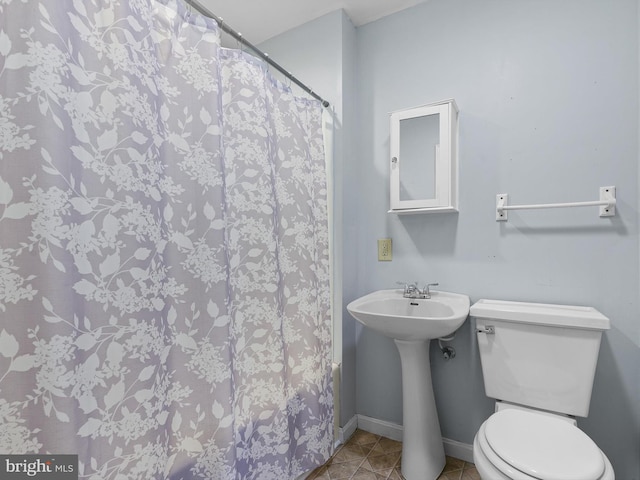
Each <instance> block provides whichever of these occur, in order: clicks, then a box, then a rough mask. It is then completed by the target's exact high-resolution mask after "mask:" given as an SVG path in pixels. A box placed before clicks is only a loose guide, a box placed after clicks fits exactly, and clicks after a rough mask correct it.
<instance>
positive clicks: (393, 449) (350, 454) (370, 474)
mask: <svg viewBox="0 0 640 480" xmlns="http://www.w3.org/2000/svg"><path fill="white" fill-rule="evenodd" d="M401 455H402V443H400V442H396V441H395V440H390V439H388V438H385V437H381V436H379V435H374V434H373V433H369V432H365V431H364V430H356V432H355V433H354V434H353V436H352V437H351V438H350V439H349V441H348V442H347V443H345V444H344V445H342V446H341V447H340V448H338V450H337V451H336V453H335V454H334V455H333V457H331V458H330V459H329V461H328V462H327V463H326V464H324V465H323V466H322V467H319V468H317V469H316V470H314V471H313V472H312V473H311V475H310V476H309V477H308V479H307V480H404V477H403V476H402V474H401V473H400V458H401ZM438 480H480V475H478V472H477V471H476V468H475V466H474V465H473V464H471V463H467V462H465V461H463V460H458V459H457V458H451V457H447V464H446V466H445V467H444V471H443V472H442V474H441V475H440V476H439V477H438Z"/></svg>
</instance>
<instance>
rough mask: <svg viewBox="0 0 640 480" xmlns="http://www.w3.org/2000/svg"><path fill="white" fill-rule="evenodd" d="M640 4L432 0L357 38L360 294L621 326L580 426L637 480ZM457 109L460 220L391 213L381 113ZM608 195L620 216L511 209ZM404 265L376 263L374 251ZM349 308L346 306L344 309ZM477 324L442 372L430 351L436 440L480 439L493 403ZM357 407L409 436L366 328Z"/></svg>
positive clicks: (608, 340)
mask: <svg viewBox="0 0 640 480" xmlns="http://www.w3.org/2000/svg"><path fill="white" fill-rule="evenodd" d="M637 9H638V3H637V2H636V1H635V0H632V1H628V0H611V1H602V0H593V1H584V0H580V1H569V0H566V1H562V2H558V1H536V2H526V1H512V0H492V1H477V0H431V1H429V2H426V3H424V4H422V5H420V6H418V7H414V8H412V9H409V10H406V11H404V12H401V13H398V14H396V15H393V16H390V17H386V18H384V19H382V20H380V21H377V22H374V23H372V24H369V25H365V26H363V27H361V28H359V29H358V93H359V97H358V101H359V103H358V114H359V117H358V132H359V136H358V146H359V154H358V156H357V158H356V162H357V168H356V169H355V171H356V172H357V174H356V175H354V176H352V177H348V178H347V177H345V178H344V183H345V185H351V186H352V187H353V190H354V191H353V193H352V197H353V202H345V208H346V211H345V216H352V217H353V218H354V219H356V220H355V221H356V224H357V229H358V239H359V240H358V242H354V243H352V244H349V245H345V247H344V249H345V255H347V254H348V253H347V252H351V253H352V254H354V255H358V266H357V268H358V270H359V271H360V275H359V277H358V278H359V280H360V283H359V286H358V291H357V292H356V295H355V296H357V295H360V294H364V293H367V292H370V291H372V290H376V289H380V288H390V287H392V286H393V284H394V282H395V281H396V280H408V281H415V280H418V281H420V282H427V281H428V282H433V281H437V282H440V288H441V289H443V290H450V291H455V292H462V293H466V294H468V295H469V296H470V297H471V298H472V301H475V300H478V299H480V298H496V299H505V300H523V301H537V302H547V303H566V304H578V305H591V306H594V307H596V308H597V309H599V310H600V311H602V312H603V313H605V314H606V315H607V316H609V317H610V318H611V321H612V330H611V331H609V332H608V333H607V334H606V336H605V338H604V341H603V345H602V348H601V354H600V359H599V366H598V372H597V375H596V380H595V389H594V393H593V398H592V406H591V413H590V416H589V417H588V418H587V419H584V420H580V421H579V424H580V427H581V428H583V429H584V430H585V431H586V432H587V433H588V434H589V435H591V436H592V438H594V440H595V441H596V442H597V443H598V444H599V445H600V446H601V447H602V448H603V450H604V451H605V452H606V453H607V455H608V456H609V458H610V459H611V460H612V462H613V463H614V466H615V468H616V473H617V478H621V479H636V480H637V479H638V478H639V477H640V465H639V458H640V456H639V453H640V444H639V438H638V437H639V435H640V390H639V388H638V385H639V383H640V370H639V368H640V348H639V346H640V318H639V308H638V296H639V287H640V285H639V278H638V277H639V269H638V262H639V258H638V257H639V255H638V248H639V244H638V140H637V138H638V14H637ZM447 98H455V99H456V102H457V103H458V106H459V107H460V213H459V214H457V215H456V214H432V215H417V216H402V217H398V216H394V215H389V214H387V213H386V211H387V209H388V206H389V204H388V202H389V200H388V162H389V158H388V149H389V145H388V141H389V126H388V112H391V111H394V110H398V109H401V108H405V107H411V106H417V105H421V104H425V103H431V102H434V101H438V100H444V99H447ZM605 185H615V186H616V187H617V191H618V215H617V216H616V217H615V218H611V219H601V218H599V217H598V215H597V209H596V208H587V209H572V210H542V211H527V212H509V222H508V223H506V224H503V223H496V222H495V195H496V194H498V193H509V196H510V201H511V202H512V203H545V202H563V201H579V200H595V199H597V197H598V188H599V187H600V186H605ZM382 237H391V238H393V247H394V252H393V253H394V260H393V262H391V263H382V262H380V263H379V262H377V260H376V239H377V238H382ZM350 300H352V298H345V301H350ZM471 327H472V325H471V322H469V321H467V322H466V323H465V324H464V325H463V327H462V328H461V330H460V331H459V333H458V336H457V338H456V339H455V341H454V342H452V344H453V346H454V347H455V348H456V350H457V353H458V356H457V357H456V358H455V359H454V360H452V361H449V362H445V361H444V360H442V359H441V358H440V356H438V355H436V354H435V353H436V351H437V348H435V345H434V346H433V348H432V355H431V356H432V362H433V364H432V365H433V367H432V370H433V376H434V386H435V390H436V400H437V405H438V409H439V414H440V423H441V426H442V431H443V435H444V436H445V437H447V438H450V439H453V440H457V441H460V442H464V443H468V444H469V443H472V440H473V436H474V434H475V432H476V431H477V428H478V427H479V425H480V423H481V422H482V421H483V420H484V419H485V418H486V417H487V416H489V415H490V413H491V411H492V408H493V402H492V401H491V400H489V399H487V398H486V397H485V395H484V387H483V385H482V376H481V371H480V367H479V357H478V353H477V348H476V341H475V336H474V335H473V333H472V330H471ZM357 335H358V339H357V347H356V352H357V355H356V357H357V369H356V382H357V388H356V397H357V406H356V410H357V412H358V413H360V414H364V415H368V416H372V417H375V418H380V419H383V420H388V421H392V422H396V423H401V422H402V404H401V383H400V365H399V359H398V354H397V353H396V349H395V346H394V345H393V343H392V341H391V340H388V339H386V338H383V337H381V336H378V335H376V334H375V333H372V332H370V331H368V330H366V329H363V328H358V332H357Z"/></svg>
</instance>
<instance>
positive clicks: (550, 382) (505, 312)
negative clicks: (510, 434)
mask: <svg viewBox="0 0 640 480" xmlns="http://www.w3.org/2000/svg"><path fill="white" fill-rule="evenodd" d="M470 315H471V316H472V317H475V319H476V332H477V333H476V335H477V338H478V348H479V351H480V360H481V363H482V374H483V377H484V387H485V392H486V394H487V396H488V397H491V398H495V399H497V400H505V401H509V402H513V403H517V404H521V405H526V406H529V407H534V408H539V409H543V410H549V411H551V412H557V413H563V414H568V415H576V416H580V417H586V416H587V415H588V414H589V403H590V401H591V390H592V387H593V377H594V375H595V370H596V363H597V361H598V351H599V349H600V339H601V337H602V332H603V331H604V330H608V329H609V328H610V322H609V319H608V318H607V317H605V316H604V315H603V314H602V313H600V312H599V311H597V310H596V309H595V308H591V307H578V306H570V305H550V304H542V303H523V302H508V301H501V300H479V301H478V302H477V303H475V304H474V305H472V306H471V309H470Z"/></svg>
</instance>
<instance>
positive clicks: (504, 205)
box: [496, 186, 616, 222]
mask: <svg viewBox="0 0 640 480" xmlns="http://www.w3.org/2000/svg"><path fill="white" fill-rule="evenodd" d="M570 207H599V209H600V216H601V217H613V216H615V214H616V187H614V186H609V187H600V198H599V200H595V201H592V202H570V203H542V204H535V205H509V195H508V194H507V193H499V194H498V195H496V221H498V222H506V221H507V220H508V215H507V211H508V210H531V209H539V208H570Z"/></svg>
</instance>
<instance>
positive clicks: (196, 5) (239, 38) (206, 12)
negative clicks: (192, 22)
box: [185, 0, 330, 108]
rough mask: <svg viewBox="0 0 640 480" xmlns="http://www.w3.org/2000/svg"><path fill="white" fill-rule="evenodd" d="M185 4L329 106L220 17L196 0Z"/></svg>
mask: <svg viewBox="0 0 640 480" xmlns="http://www.w3.org/2000/svg"><path fill="white" fill-rule="evenodd" d="M185 2H186V3H187V4H189V5H191V6H192V7H193V8H195V9H196V10H197V11H198V12H200V13H201V14H202V15H204V16H206V17H210V18H213V19H214V20H215V21H216V22H218V25H219V26H220V28H221V29H222V30H223V31H224V32H225V33H228V34H229V35H231V36H232V37H233V38H235V39H236V40H237V41H239V42H240V43H241V44H243V45H245V46H247V47H249V48H250V49H251V50H253V51H254V52H255V53H256V54H257V55H258V56H259V57H260V58H262V60H264V61H265V62H267V63H268V64H269V65H271V66H272V67H273V68H275V69H276V70H278V71H279V72H280V73H281V74H283V75H284V76H285V77H286V78H288V79H289V80H291V81H292V82H293V83H295V84H296V85H298V86H299V87H300V88H302V89H303V90H304V91H305V92H307V93H308V94H309V95H311V96H312V97H313V98H315V99H317V100H320V102H321V103H322V106H323V107H325V108H326V107H328V106H329V105H330V103H329V102H327V101H326V100H325V99H324V98H322V97H321V96H320V95H318V94H317V93H316V92H314V91H313V90H312V89H311V88H309V87H307V86H306V85H305V84H304V83H302V82H301V81H300V80H298V79H297V78H296V77H294V76H293V74H292V73H291V72H288V71H287V70H285V69H284V68H283V67H282V66H280V65H279V64H278V63H276V62H274V61H273V60H271V58H270V57H269V54H267V53H264V52H263V51H262V50H260V49H259V48H258V47H256V46H255V45H254V44H253V43H251V42H249V41H248V40H246V39H245V38H244V37H243V36H242V34H241V33H239V32H236V31H235V30H234V29H233V28H231V27H230V26H229V25H227V24H225V23H224V20H223V19H222V18H220V17H218V16H217V15H215V14H214V13H213V12H211V11H210V10H209V9H207V8H206V7H204V6H203V5H202V4H201V3H200V2H199V1H198V0H185Z"/></svg>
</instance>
